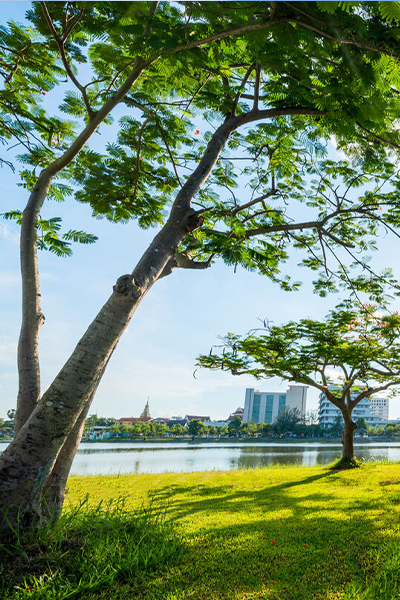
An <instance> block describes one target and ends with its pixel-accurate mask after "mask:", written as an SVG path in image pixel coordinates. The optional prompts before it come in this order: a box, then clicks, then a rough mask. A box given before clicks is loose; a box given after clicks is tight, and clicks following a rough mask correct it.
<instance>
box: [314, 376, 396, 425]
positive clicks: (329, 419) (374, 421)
mask: <svg viewBox="0 0 400 600" xmlns="http://www.w3.org/2000/svg"><path fill="white" fill-rule="evenodd" d="M329 389H330V390H332V391H333V392H334V391H335V390H340V389H341V387H339V386H335V385H331V386H329ZM357 395H358V392H355V393H354V394H351V398H352V399H354V398H355V397H356V396H357ZM384 399H385V400H387V398H384ZM372 400H373V399H372V398H363V399H362V400H361V401H360V402H359V403H358V404H357V406H355V407H354V409H353V412H352V419H353V421H357V419H359V418H360V417H362V418H363V419H365V421H366V422H367V423H368V425H371V426H373V427H374V426H376V425H378V424H380V422H381V421H382V420H383V419H381V418H380V416H379V415H377V414H376V413H375V414H374V413H373V412H372V402H371V401H372ZM378 406H381V405H380V404H378ZM338 416H339V417H340V418H341V419H342V413H341V412H340V409H339V408H337V407H336V406H335V405H334V404H332V402H329V400H328V398H327V397H326V396H325V394H322V393H321V394H320V395H319V407H318V417H319V424H320V425H321V427H325V428H328V427H331V426H332V425H333V424H334V423H335V421H336V419H337V417H338Z"/></svg>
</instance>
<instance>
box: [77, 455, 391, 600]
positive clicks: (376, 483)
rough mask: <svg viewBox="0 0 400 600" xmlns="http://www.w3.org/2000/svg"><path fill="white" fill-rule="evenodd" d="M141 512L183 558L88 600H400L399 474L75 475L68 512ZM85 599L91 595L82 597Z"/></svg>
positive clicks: (369, 468)
mask: <svg viewBox="0 0 400 600" xmlns="http://www.w3.org/2000/svg"><path fill="white" fill-rule="evenodd" d="M86 494H89V495H90V500H89V503H90V505H93V506H96V505H98V503H100V502H101V501H102V502H107V501H109V500H110V499H117V498H120V497H124V498H126V506H127V507H130V508H132V507H140V506H143V504H145V505H149V506H150V509H151V511H152V512H154V513H156V514H163V513H164V512H165V515H166V517H165V518H166V520H167V522H168V523H170V524H171V528H172V529H173V530H174V532H175V534H176V535H177V536H179V537H180V538H181V552H180V553H179V555H177V557H176V558H175V559H174V558H172V559H171V560H170V561H169V562H168V563H167V564H164V565H162V566H160V567H157V566H156V567H154V568H152V569H151V570H150V571H148V572H146V575H145V577H140V576H138V577H135V578H134V580H132V581H131V582H129V581H128V582H127V581H126V579H125V580H124V582H123V583H121V584H119V583H118V579H116V580H115V581H113V584H112V588H109V589H104V590H101V589H99V590H97V592H96V595H95V597H96V598H110V599H111V598H112V599H116V600H117V599H119V598H121V599H125V598H143V599H149V600H150V599H160V600H161V599H162V600H178V599H193V600H195V599H196V600H198V599H199V600H202V599H214V598H216V599H217V598H218V599H219V598H221V599H222V598H224V599H227V600H228V599H229V600H230V599H232V600H233V599H235V600H236V599H241V600H242V599H243V600H244V599H249V600H250V599H264V598H265V599H271V600H272V599H273V600H292V599H293V600H302V599H304V600H311V599H321V600H322V599H330V600H334V599H335V600H339V599H345V600H351V599H356V598H357V599H362V600H367V599H368V600H377V599H378V598H379V600H392V599H393V600H394V599H395V598H396V599H398V598H400V465H398V464H368V465H363V466H362V467H361V468H359V469H354V470H350V471H329V470H327V469H324V468H321V467H312V468H304V467H290V468H286V467H284V468H267V469H257V470H246V471H229V472H205V473H189V474H187V473H185V474H178V473H172V474H157V475H120V476H107V477H71V478H70V479H69V482H68V495H67V505H68V504H69V505H70V506H71V505H75V504H77V503H79V501H81V500H82V499H83V498H84V496H85V495H86ZM88 597H91V596H88Z"/></svg>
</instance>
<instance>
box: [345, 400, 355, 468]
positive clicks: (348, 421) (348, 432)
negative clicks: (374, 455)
mask: <svg viewBox="0 0 400 600" xmlns="http://www.w3.org/2000/svg"><path fill="white" fill-rule="evenodd" d="M342 414H343V419H344V430H343V434H342V458H343V459H346V460H352V459H353V458H354V430H355V429H357V425H356V423H354V422H353V420H352V418H351V412H350V411H347V410H346V411H343V412H342Z"/></svg>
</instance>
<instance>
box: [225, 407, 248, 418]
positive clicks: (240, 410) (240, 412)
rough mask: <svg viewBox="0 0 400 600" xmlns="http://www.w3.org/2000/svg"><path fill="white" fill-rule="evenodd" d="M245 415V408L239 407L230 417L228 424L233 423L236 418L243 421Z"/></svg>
mask: <svg viewBox="0 0 400 600" xmlns="http://www.w3.org/2000/svg"><path fill="white" fill-rule="evenodd" d="M243 414H244V408H242V407H241V406H238V408H237V409H236V410H235V412H233V413H231V414H230V415H229V417H228V419H227V420H228V422H229V421H233V419H236V417H239V419H242V421H243Z"/></svg>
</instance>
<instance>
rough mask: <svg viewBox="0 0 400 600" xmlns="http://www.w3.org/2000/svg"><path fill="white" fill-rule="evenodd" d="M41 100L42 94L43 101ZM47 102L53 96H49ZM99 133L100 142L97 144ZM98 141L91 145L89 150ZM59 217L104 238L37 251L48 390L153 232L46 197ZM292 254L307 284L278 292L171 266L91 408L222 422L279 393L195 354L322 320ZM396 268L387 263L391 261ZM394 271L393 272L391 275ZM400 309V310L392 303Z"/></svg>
mask: <svg viewBox="0 0 400 600" xmlns="http://www.w3.org/2000/svg"><path fill="white" fill-rule="evenodd" d="M29 6H30V3H29V2H2V3H1V4H0V10H1V16H2V22H4V21H5V20H7V19H8V18H13V19H15V20H19V21H23V16H24V12H25V10H26V9H27V8H28V7H29ZM46 101H47V100H46ZM49 101H50V100H49ZM106 133H107V130H105V129H101V130H100V136H96V140H98V142H97V141H95V144H96V143H99V144H103V143H104V142H105V141H107V138H106V137H105V135H106ZM93 147H95V146H93ZM0 177H1V187H2V194H1V199H0V212H1V213H2V212H5V211H8V210H11V209H21V210H22V209H23V208H24V205H25V203H26V201H27V194H26V192H25V190H23V189H22V188H21V187H18V185H17V184H18V181H19V180H18V175H17V174H15V175H13V174H12V173H11V171H10V170H9V169H8V168H7V167H5V166H3V167H2V169H1V170H0ZM54 216H61V217H62V219H63V223H64V228H65V229H69V228H74V229H83V230H85V231H89V232H90V233H93V234H95V235H97V236H98V237H99V240H98V242H97V243H96V244H94V245H91V246H79V245H74V254H73V256H72V257H69V258H58V257H56V256H54V255H52V254H50V253H45V252H40V253H39V266H40V271H41V293H42V310H43V313H44V315H45V318H46V321H45V323H44V325H43V327H42V330H41V336H40V361H41V377H42V389H43V391H44V390H45V389H46V388H47V387H48V386H49V384H50V383H51V381H52V379H53V378H54V377H55V375H56V374H57V373H58V371H59V370H60V368H61V367H62V366H63V364H64V362H65V361H66V360H67V359H68V357H69V355H70V353H71V352H72V351H73V349H74V347H75V345H76V344H77V342H78V341H79V339H80V337H81V335H82V334H83V333H84V332H85V330H86V328H87V327H88V325H89V324H90V322H91V321H92V320H93V318H94V317H95V316H96V314H97V312H98V311H99V309H100V308H101V306H102V305H103V304H104V302H105V301H106V300H107V298H108V296H109V295H110V294H111V292H112V286H113V285H114V283H115V281H116V280H117V278H118V277H119V276H120V275H123V274H125V273H129V272H131V271H132V269H133V268H134V266H135V264H136V263H137V261H138V259H139V258H140V256H141V254H142V253H143V252H144V251H145V249H146V247H147V245H148V243H149V242H150V240H151V239H152V238H153V236H154V235H155V233H156V231H157V229H151V230H148V231H143V230H141V229H140V228H139V227H138V226H137V225H136V224H135V222H131V223H129V224H112V223H110V222H108V221H105V220H98V219H93V218H92V217H91V214H90V208H89V207H87V206H84V205H81V204H79V203H77V202H76V201H74V200H68V201H66V202H64V203H55V202H52V201H47V202H46V204H45V206H44V209H43V211H42V217H43V218H49V217H54ZM393 243H395V244H399V243H400V242H399V241H393V240H392V241H390V240H388V239H383V238H382V239H381V240H380V243H379V253H378V254H379V257H378V259H379V263H380V265H381V266H389V265H391V263H392V257H393V254H398V250H400V248H398V249H397V250H396V252H395V253H394V252H393V246H392V244H393ZM299 259H300V257H297V256H293V257H292V259H291V261H290V263H289V264H288V266H287V268H286V269H285V270H286V271H287V272H289V274H291V275H292V276H293V278H294V279H300V280H303V281H304V284H303V286H302V288H301V291H299V292H292V293H288V292H283V291H281V290H280V289H279V287H278V286H277V285H276V284H274V283H272V282H270V281H269V280H268V279H266V278H265V277H262V276H259V275H256V274H254V273H249V272H246V271H244V270H241V269H238V270H237V272H236V273H234V270H233V268H229V267H227V266H225V265H223V264H222V263H217V264H215V265H213V266H212V267H211V268H210V269H207V270H204V271H188V270H183V269H182V270H175V271H174V272H173V273H172V275H170V276H169V277H165V278H163V279H162V280H161V281H159V282H157V283H156V284H155V285H154V286H153V288H152V289H151V291H150V292H149V293H148V295H147V296H146V298H145V300H144V301H143V303H142V304H141V305H140V306H139V308H138V310H137V312H136V314H135V315H134V317H133V319H132V321H131V323H130V325H129V328H128V330H127V331H126V332H125V334H124V335H123V337H122V339H121V341H120V342H119V344H118V346H117V349H116V350H115V352H114V354H113V356H112V358H111V361H110V363H109V365H108V367H107V370H106V373H105V375H104V377H103V379H102V381H101V383H100V386H99V388H98V391H97V394H96V396H95V399H94V401H93V404H92V408H91V411H90V413H92V414H93V413H97V414H98V415H102V416H110V417H115V418H120V417H129V416H139V415H140V413H141V412H142V410H143V408H144V405H145V403H146V401H147V399H148V398H149V404H150V412H151V415H152V416H153V417H156V416H172V415H182V416H184V415H185V414H199V415H210V416H211V418H212V419H221V418H222V419H226V418H227V417H228V416H229V414H230V413H231V412H233V411H234V410H235V409H236V408H237V407H238V406H244V397H245V389H246V387H255V388H258V389H261V390H263V391H284V390H285V389H286V388H287V383H286V382H281V381H280V380H279V379H277V378H274V379H270V380H265V381H256V380H254V379H253V378H251V377H248V376H241V377H234V376H232V375H229V374H227V373H223V372H220V371H207V370H197V372H196V374H195V376H194V371H195V361H196V356H197V355H198V354H200V353H208V351H209V350H210V347H211V346H212V345H213V344H217V343H218V336H219V335H224V334H226V333H227V332H228V331H233V332H237V333H245V332H246V331H248V330H249V329H252V328H254V327H257V326H258V325H259V321H258V320H257V319H259V318H262V319H264V318H268V319H269V320H272V321H273V322H275V323H277V324H279V323H282V322H284V321H287V320H289V319H299V318H303V317H312V318H320V317H321V318H322V317H323V315H324V314H326V313H327V311H328V310H329V309H330V308H332V307H333V306H334V305H335V304H336V302H337V301H338V300H339V298H338V296H337V295H336V296H331V297H329V298H327V299H321V298H319V297H318V296H316V295H315V294H313V292H312V286H311V280H312V277H311V275H310V274H309V273H307V271H306V270H305V269H299V268H298V267H297V266H296V263H297V262H298V260H299ZM392 266H393V265H392ZM397 275H398V276H400V273H397ZM20 288H21V283H20V274H19V228H18V226H17V225H16V224H14V223H13V222H10V221H5V220H2V219H0V297H1V311H0V417H1V416H3V417H4V416H5V415H6V412H7V410H8V409H10V408H14V407H15V404H16V396H17V390H18V378H17V368H16V349H17V341H18V335H19V327H20V313H21V309H20V296H21V292H20ZM396 308H398V307H396ZM317 401H318V393H317V392H316V391H315V390H309V393H308V402H307V408H308V409H316V408H317ZM397 417H400V399H394V400H391V405H390V418H397Z"/></svg>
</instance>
